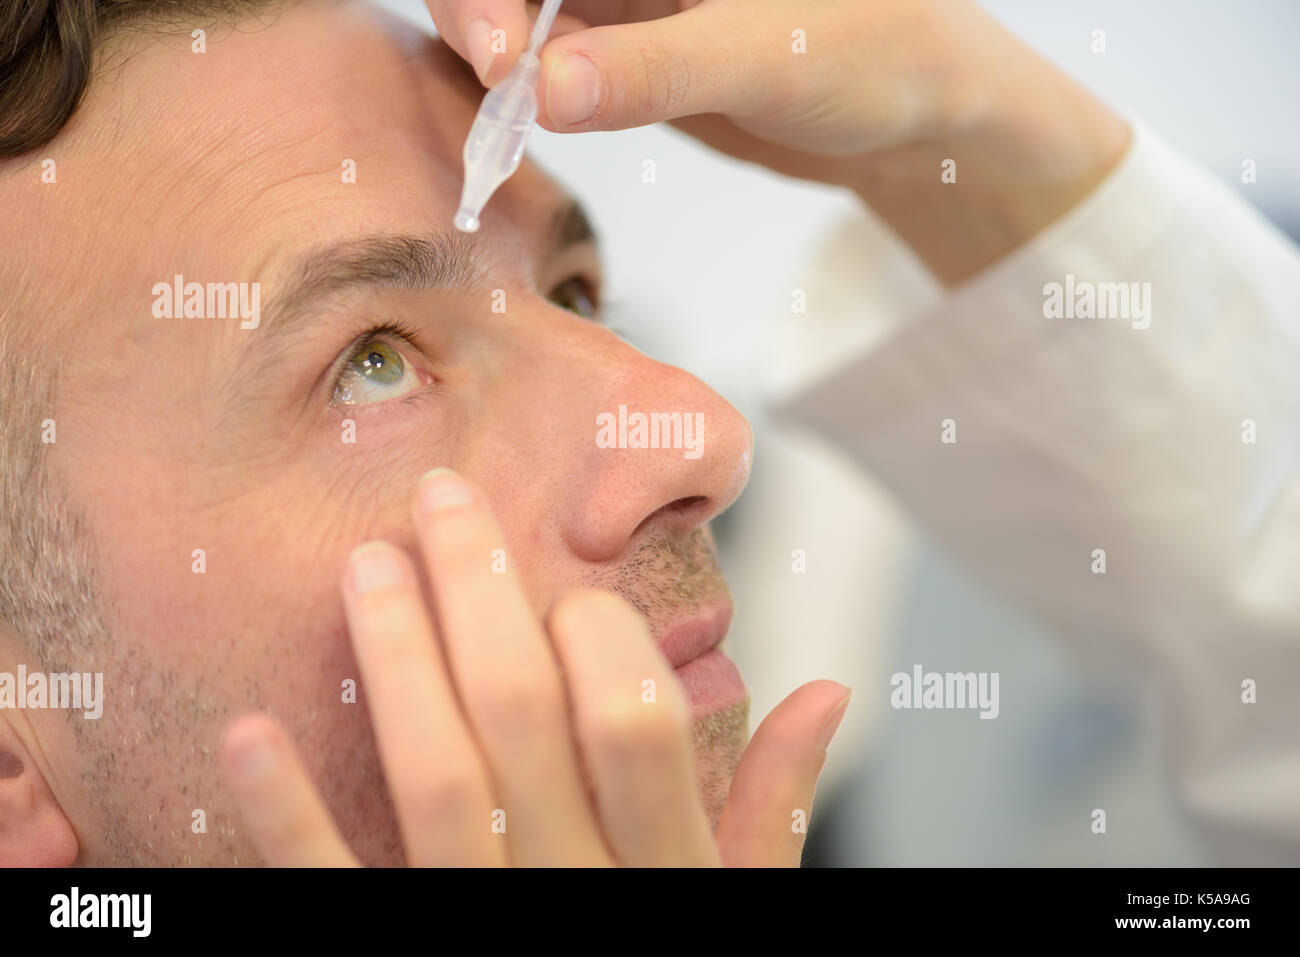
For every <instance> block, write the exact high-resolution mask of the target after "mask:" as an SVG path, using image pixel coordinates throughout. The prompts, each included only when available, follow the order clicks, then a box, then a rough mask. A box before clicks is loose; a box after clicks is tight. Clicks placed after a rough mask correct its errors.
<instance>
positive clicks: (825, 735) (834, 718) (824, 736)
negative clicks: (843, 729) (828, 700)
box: [817, 688, 853, 751]
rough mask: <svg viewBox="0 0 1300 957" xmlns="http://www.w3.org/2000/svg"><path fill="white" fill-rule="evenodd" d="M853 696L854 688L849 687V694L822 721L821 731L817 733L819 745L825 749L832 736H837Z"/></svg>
mask: <svg viewBox="0 0 1300 957" xmlns="http://www.w3.org/2000/svg"><path fill="white" fill-rule="evenodd" d="M852 697H853V689H852V688H849V689H848V694H846V695H845V696H844V698H843V699H842V700H841V701H840V703H839V704H837V705H836V706H835V707H834V708H833V709H832V710H831V713H830V714H828V715H827V716H826V720H825V721H823V722H822V729H821V733H820V734H818V735H817V747H819V748H821V749H822V750H823V751H825V750H826V749H827V748H828V747H829V746H830V743H831V738H833V737H835V732H836V731H838V730H839V728H840V722H841V721H843V720H844V713H845V712H846V711H848V709H849V699H850V698H852Z"/></svg>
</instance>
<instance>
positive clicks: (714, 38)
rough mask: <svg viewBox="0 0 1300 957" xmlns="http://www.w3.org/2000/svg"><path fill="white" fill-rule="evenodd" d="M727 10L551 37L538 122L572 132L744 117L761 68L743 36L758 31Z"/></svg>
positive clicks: (706, 8) (706, 7) (713, 8)
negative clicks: (699, 117) (706, 116)
mask: <svg viewBox="0 0 1300 957" xmlns="http://www.w3.org/2000/svg"><path fill="white" fill-rule="evenodd" d="M720 8H721V10H722V11H723V12H719V9H720ZM725 10H726V5H725V4H721V5H719V4H708V3H705V4H700V5H699V6H695V7H691V8H690V9H688V10H686V11H684V12H682V13H677V14H673V15H672V16H669V17H662V18H660V19H658V20H646V21H643V22H639V23H626V24H613V25H608V26H599V27H591V28H589V29H586V30H578V31H576V32H573V33H569V34H567V35H565V36H562V37H558V38H556V39H553V40H552V41H551V42H549V43H548V44H547V45H546V46H545V47H543V49H542V72H541V80H540V83H539V85H538V88H539V95H538V122H539V123H540V124H541V125H542V126H544V127H546V128H547V129H550V130H553V131H555V132H568V133H572V132H579V131H589V130H622V129H627V128H629V127H633V126H646V125H648V124H650V123H658V122H660V121H662V120H672V119H676V118H677V117H680V116H690V115H693V114H696V113H733V112H743V111H744V106H745V102H746V101H748V99H749V98H750V96H751V90H753V89H754V88H755V84H754V83H750V82H748V81H747V80H746V78H745V75H746V74H748V75H753V74H754V73H756V72H757V71H758V70H760V69H762V65H761V63H760V62H759V61H760V57H759V55H758V53H757V52H756V48H755V47H754V46H753V45H752V44H749V43H748V42H747V39H746V37H745V36H744V35H743V33H744V32H745V31H746V30H752V29H754V27H753V26H752V25H746V24H745V23H744V22H743V21H742V20H741V18H739V17H736V15H735V14H734V13H731V14H727V13H726V12H725ZM757 49H761V47H759V48H757Z"/></svg>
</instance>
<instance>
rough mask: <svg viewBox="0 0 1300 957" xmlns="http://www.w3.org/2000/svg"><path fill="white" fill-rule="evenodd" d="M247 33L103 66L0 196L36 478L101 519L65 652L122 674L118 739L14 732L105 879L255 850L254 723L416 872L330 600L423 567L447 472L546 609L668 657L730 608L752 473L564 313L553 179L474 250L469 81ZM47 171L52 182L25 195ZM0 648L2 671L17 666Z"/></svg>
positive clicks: (684, 392)
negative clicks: (145, 864) (250, 740)
mask: <svg viewBox="0 0 1300 957" xmlns="http://www.w3.org/2000/svg"><path fill="white" fill-rule="evenodd" d="M264 19H268V20H270V21H271V22H270V25H268V26H265V27H263V26H260V25H258V24H257V23H256V22H255V21H249V22H247V23H246V24H245V25H243V26H242V27H241V28H240V29H239V30H238V31H234V32H227V31H218V32H215V33H213V34H211V35H210V36H209V37H208V43H207V51H206V52H205V53H195V52H191V47H190V44H191V41H190V39H189V38H188V37H187V36H184V35H181V36H180V37H179V38H174V39H170V40H164V41H162V42H153V43H151V44H145V45H142V46H141V47H140V48H139V49H138V50H137V51H136V52H133V53H132V55H131V56H130V57H124V58H119V59H122V60H123V61H124V62H123V65H122V66H121V68H120V69H118V70H116V71H114V72H112V73H110V74H106V77H105V79H104V80H103V81H102V82H97V83H96V84H95V85H94V86H93V87H92V89H91V91H90V93H89V95H88V96H87V98H86V100H85V101H84V103H83V105H82V107H81V109H80V111H79V112H78V114H77V115H76V116H75V117H74V119H73V121H72V123H71V124H70V125H69V127H68V128H67V129H66V130H65V132H64V134H63V135H62V136H61V137H60V138H59V139H58V140H56V141H55V142H54V143H53V144H51V145H50V146H48V147H46V148H44V149H43V150H42V151H40V156H39V157H33V158H32V164H31V165H29V166H27V167H26V168H25V169H24V170H23V171H22V172H21V174H19V175H21V176H23V177H28V178H30V179H31V181H32V184H31V185H30V186H24V187H22V188H20V187H17V186H15V185H14V184H13V183H10V184H7V185H6V186H5V192H6V194H7V195H10V196H14V197H16V199H15V203H14V207H15V211H14V216H13V219H12V226H11V227H10V228H9V229H8V230H6V232H10V231H13V233H14V234H15V235H21V236H22V237H23V239H22V241H23V246H22V248H23V249H24V251H25V252H24V255H25V257H26V258H27V260H28V261H29V263H30V266H29V274H28V279H29V282H30V283H31V284H32V286H33V288H34V289H35V290H36V294H37V295H38V296H39V297H40V301H41V302H42V303H43V304H44V306H45V307H46V309H47V312H46V313H45V314H43V315H41V316H38V317H34V318H35V319H36V320H37V325H39V327H40V332H39V333H34V334H33V338H32V342H33V343H35V344H39V345H38V346H37V347H38V348H41V349H43V350H44V354H46V355H52V356H56V357H57V361H58V363H59V372H60V375H59V382H60V392H59V397H58V403H57V414H56V416H55V418H56V421H57V429H58V431H57V442H56V445H55V446H54V447H53V449H52V450H51V453H52V454H51V457H50V462H51V466H52V468H53V469H54V470H56V471H57V473H58V474H59V476H60V477H61V478H62V480H63V481H64V482H65V484H66V485H67V487H68V489H69V494H70V499H71V502H72V504H73V505H74V507H76V508H77V509H78V510H79V511H80V512H81V513H82V514H83V515H84V517H85V519H86V522H87V528H86V532H87V533H88V538H89V540H90V541H92V542H93V543H94V547H95V549H96V573H97V575H98V579H99V583H100V595H101V599H102V601H101V606H102V611H103V617H104V622H105V626H106V628H107V632H108V635H109V638H110V641H109V642H108V643H107V644H106V646H105V648H104V649H103V651H102V653H101V652H99V651H97V652H94V653H93V654H90V655H88V656H87V657H86V658H83V659H81V660H74V661H70V662H68V664H69V665H70V666H71V667H72V668H73V669H75V670H82V671H103V672H104V673H105V674H104V695H105V706H104V713H103V717H102V718H100V719H99V720H98V721H88V720H85V719H83V718H81V717H80V716H79V713H78V715H77V716H76V717H73V718H72V719H71V720H69V718H68V716H67V714H66V713H63V712H56V711H45V712H35V711H32V712H25V713H23V714H22V715H21V716H20V717H13V716H12V715H13V713H8V714H9V715H10V717H8V718H6V720H14V721H23V722H26V724H24V725H23V728H22V731H21V733H22V734H24V735H28V736H30V737H32V738H33V739H34V742H32V741H29V742H28V743H29V744H31V743H35V744H36V745H38V747H37V749H36V750H38V751H39V752H41V753H42V754H43V758H42V770H43V771H44V773H45V775H46V777H47V780H48V782H49V784H50V786H51V789H52V790H53V792H54V794H55V796H56V798H57V799H58V800H59V803H60V806H61V807H62V808H63V810H64V812H65V813H66V815H67V817H68V819H69V820H70V821H71V822H72V824H73V826H74V827H75V829H76V832H77V836H78V838H79V841H80V843H81V857H80V860H81V861H83V862H86V863H114V862H122V863H126V862H132V861H159V862H178V863H208V862H212V863H230V862H234V861H238V862H244V863H247V862H251V861H254V860H256V855H255V854H254V852H253V850H252V847H251V844H250V843H249V842H248V841H247V840H246V839H245V838H244V836H243V835H242V832H241V831H239V830H238V828H239V822H238V818H237V816H236V815H235V811H234V806H233V803H232V801H231V799H230V797H229V796H228V794H227V792H226V789H225V787H224V785H223V783H222V779H221V776H220V773H219V771H218V763H217V747H218V742H219V740H220V736H221V732H222V730H223V729H224V727H225V726H226V725H227V723H228V722H229V721H230V720H231V719H233V718H234V717H235V716H236V715H238V714H240V713H242V712H244V711H246V710H249V709H253V708H257V709H262V710H266V711H268V712H270V713H271V714H272V715H273V716H274V717H275V718H277V719H278V720H279V721H280V722H281V723H282V724H283V725H284V726H285V727H286V729H287V730H288V731H289V733H290V734H291V735H292V736H293V738H294V739H295V740H296V742H297V744H298V747H299V750H300V753H301V754H302V757H303V759H304V761H305V763H306V765H307V767H308V769H309V771H310V772H311V774H312V776H313V778H314V780H315V781H316V782H317V786H318V787H319V788H320V790H321V792H322V794H323V796H324V797H325V799H326V802H327V804H328V805H329V807H330V810H331V811H332V812H333V814H334V815H335V817H336V819H337V821H338V822H339V826H340V828H341V830H342V832H343V834H344V836H345V838H347V840H348V841H349V843H350V844H352V846H353V847H354V848H355V850H356V852H357V854H358V856H359V857H360V858H361V859H362V860H364V861H367V862H371V863H383V862H395V861H398V860H400V856H401V851H400V845H399V841H398V836H397V828H396V825H395V821H394V818H393V815H392V811H391V808H390V806H389V803H388V801H387V798H386V797H385V794H384V789H383V784H382V776H381V771H380V765H379V761H378V758H377V754H376V751H375V745H374V741H373V737H372V732H371V728H370V723H369V720H368V717H367V712H366V698H365V689H364V688H362V689H361V690H360V692H359V693H358V695H357V701H356V703H355V704H353V703H348V702H346V701H345V700H344V699H345V691H346V689H345V682H346V681H347V680H348V679H356V678H357V677H358V673H357V667H356V664H355V662H354V660H353V656H352V654H351V650H350V647H349V640H348V635H347V632H346V629H345V625H344V618H343V609H342V602H341V598H340V596H339V593H338V581H339V578H340V574H341V572H342V569H343V565H344V562H345V559H346V556H347V555H348V553H349V552H350V550H351V549H352V548H353V547H355V546H356V545H358V544H360V543H362V542H364V541H367V540H370V539H384V540H387V541H390V542H393V543H395V544H398V545H399V546H402V547H404V548H406V549H408V550H409V551H410V552H411V554H412V555H413V556H418V547H417V545H416V543H415V538H414V533H413V529H412V528H411V526H410V517H409V516H410V503H411V500H412V496H413V493H414V490H415V485H416V481H417V479H418V477H419V476H420V475H421V474H423V473H424V472H425V471H427V470H428V469H430V468H433V467H437V466H448V467H451V468H454V469H456V470H457V471H459V472H461V473H462V474H464V475H466V476H467V477H469V478H470V479H471V480H473V481H474V482H476V483H477V484H478V485H479V486H480V487H481V488H482V489H483V490H484V491H485V492H486V494H487V496H488V498H489V499H490V501H491V503H492V505H493V507H494V510H495V512H496V515H497V517H498V519H499V521H500V523H501V525H502V528H503V530H504V533H505V535H506V541H505V542H503V546H504V547H505V548H506V549H507V550H508V552H509V555H510V558H509V560H510V561H512V562H514V563H515V567H516V569H517V570H518V571H519V573H520V577H521V579H522V581H523V582H524V585H525V588H526V590H527V593H528V597H529V599H530V601H531V603H532V605H533V607H534V608H535V609H536V610H537V612H538V614H539V616H540V615H541V614H542V613H544V612H545V610H546V608H547V607H548V606H549V605H550V603H551V601H552V600H553V599H554V597H555V596H556V595H557V594H558V593H559V592H560V591H561V590H563V589H564V588H566V587H569V586H574V585H595V586H597V587H605V588H609V589H612V590H615V591H618V592H619V593H621V594H623V595H624V596H625V597H627V598H629V599H630V600H631V601H632V602H633V603H634V604H636V605H637V606H638V607H639V608H640V609H641V610H642V611H643V612H644V613H645V614H646V616H647V617H648V618H649V620H650V622H651V627H652V631H653V632H654V634H655V635H656V637H658V638H661V639H662V638H663V637H664V635H666V633H667V632H668V630H669V629H671V628H672V627H674V626H678V625H680V624H682V623H683V622H690V621H694V622H697V623H698V622H699V621H700V620H703V619H705V618H708V617H710V616H717V615H723V616H725V614H726V613H727V612H728V610H729V600H728V598H727V593H726V587H725V583H724V582H723V580H722V578H721V576H720V574H719V573H718V572H717V569H716V565H715V563H714V556H713V545H712V540H711V538H710V536H709V533H708V530H707V527H706V525H705V523H706V522H707V521H708V520H709V519H710V518H712V517H713V516H714V515H716V514H717V513H719V512H720V511H721V510H722V509H724V508H725V507H726V506H727V505H729V504H730V503H731V501H732V500H733V499H734V498H735V497H736V496H737V495H738V494H739V492H740V490H741V488H742V487H743V485H744V483H745V480H746V478H747V475H748V470H749V464H750V452H751V441H752V440H751V435H750V431H749V428H748V426H747V424H746V423H745V422H744V420H743V419H742V418H741V417H740V415H739V414H738V413H737V412H736V411H735V410H734V409H733V408H731V407H730V406H729V405H728V404H727V403H726V402H725V401H723V400H722V399H721V398H720V397H719V396H717V395H715V394H714V393H713V392H711V391H710V390H709V389H708V388H706V387H705V386H704V385H702V384H701V383H700V382H698V381H697V380H696V379H694V378H692V377H691V376H689V375H687V374H685V373H683V372H681V371H679V370H676V369H673V368H670V367H667V366H664V365H661V364H659V363H656V362H654V361H652V360H651V359H649V358H647V357H646V356H644V355H642V354H641V353H639V352H637V351H635V350H634V349H632V348H630V347H629V346H627V345H626V344H624V343H623V342H621V341H620V340H619V339H618V338H617V337H615V336H614V335H613V334H612V333H611V332H609V331H608V330H607V329H605V328H603V327H602V326H601V325H600V324H599V321H598V320H595V319H593V318H591V317H589V316H583V315H580V314H578V312H577V311H575V310H573V309H571V308H565V305H569V306H572V305H573V304H574V303H575V302H576V301H580V299H581V296H580V295H577V294H576V293H578V292H579V291H580V290H581V289H582V288H583V287H584V284H585V285H586V286H589V287H594V286H596V285H598V283H599V273H598V262H597V258H596V253H595V249H594V246H593V244H592V242H590V241H589V240H588V239H586V238H584V234H583V230H582V229H581V224H580V222H579V220H578V219H576V218H575V217H573V216H572V215H570V214H569V213H568V210H569V205H568V201H567V199H566V197H565V196H564V195H563V194H562V192H561V191H560V190H559V189H558V188H557V187H556V186H555V185H554V184H553V183H552V182H551V181H549V180H548V179H547V178H546V177H545V176H544V175H543V174H542V173H541V172H540V171H538V170H537V169H536V168H535V167H532V166H530V165H529V164H527V163H525V164H524V166H523V167H522V168H521V169H520V170H519V172H518V173H517V174H516V175H515V176H514V177H513V178H512V179H511V180H510V181H509V182H508V183H507V184H506V185H505V186H504V187H503V188H502V189H501V191H500V192H499V193H498V194H497V195H496V197H495V198H494V199H493V200H492V202H491V203H490V204H489V205H488V207H487V208H486V210H485V214H484V216H483V228H482V230H481V231H480V232H479V233H477V234H475V235H474V236H472V237H470V236H466V235H462V234H456V233H454V232H452V231H451V227H450V224H451V220H452V215H453V212H454V211H455V208H456V205H457V200H458V198H459V189H460V179H461V160H460V151H461V146H462V144H463V142H464V138H465V135H466V133H467V132H468V129H469V126H470V122H471V120H472V118H473V115H474V111H475V109H476V108H477V105H478V101H479V98H480V95H481V89H480V88H479V87H478V86H477V84H476V83H475V82H474V80H473V76H472V74H471V73H470V72H469V70H468V69H467V68H465V67H463V66H462V65H461V64H460V63H459V61H457V60H455V59H454V58H453V56H452V55H451V54H450V53H449V51H447V50H446V49H445V48H444V47H443V46H442V45H441V44H440V43H437V42H436V41H431V40H429V39H427V38H425V37H423V36H420V35H418V34H416V33H415V32H414V31H411V30H409V29H407V28H405V27H401V26H398V25H396V24H395V23H394V22H393V21H390V20H387V19H382V18H381V17H380V16H379V15H377V14H375V13H374V12H372V11H369V10H367V9H366V8H364V7H362V8H357V7H353V6H350V5H345V6H335V5H332V4H330V5H316V4H308V5H305V6H302V7H295V8H293V9H290V10H288V11H284V12H282V13H279V14H275V15H273V16H272V17H268V18H264ZM133 50H135V48H133ZM46 156H49V157H52V158H53V159H55V161H56V163H57V183H56V184H51V185H43V186H42V185H36V180H37V179H38V175H39V174H38V170H37V168H36V159H38V158H43V157H46ZM353 168H354V169H355V181H354V182H349V181H347V180H348V179H349V178H350V177H348V176H346V175H345V174H346V173H347V172H348V171H349V170H351V169H353ZM4 175H5V176H10V175H14V174H10V173H9V172H7V171H6V172H5V173H4ZM25 183H26V180H24V184H25ZM33 237H35V238H33ZM401 237H412V238H413V241H406V240H403V239H402V238H401ZM12 239H13V236H7V237H6V238H5V243H6V245H8V246H9V247H10V248H18V247H17V246H16V245H15V244H14V243H13V242H11V240H12ZM340 243H342V244H344V245H343V246H342V247H341V248H339V247H338V244H340ZM304 258H307V259H309V260H310V266H309V268H304V267H303V261H304ZM178 274H179V275H181V276H182V277H183V282H185V283H189V282H199V283H208V282H223V283H227V282H234V283H239V282H244V283H250V284H251V283H253V282H257V283H259V284H260V296H261V298H260V307H261V308H260V322H259V324H258V325H257V326H256V328H244V326H248V325H250V323H249V322H248V321H246V320H241V318H240V317H239V316H235V317H232V318H185V317H184V304H183V301H182V302H179V303H174V304H173V309H174V312H173V313H172V314H171V315H173V316H176V317H175V318H168V317H166V315H164V316H163V317H160V316H159V315H156V314H155V310H156V309H159V310H161V311H163V312H164V313H166V306H165V304H164V305H159V303H160V296H161V295H162V294H161V293H159V292H158V291H157V290H156V288H155V287H156V285H157V284H173V283H174V282H175V277H176V276H177V275H178ZM286 297H289V298H286ZM28 318H29V321H31V319H32V318H33V317H28ZM376 329H379V330H385V331H382V332H378V333H375V332H373V331H372V330H376ZM620 405H623V406H626V407H627V411H628V413H629V414H631V413H635V412H644V413H650V412H679V413H683V414H684V415H687V416H689V417H690V418H691V419H695V416H696V414H697V413H699V414H702V416H703V418H702V422H703V425H704V431H703V434H702V436H701V438H702V455H700V456H699V457H698V458H697V457H693V456H692V455H689V454H687V453H688V452H689V451H690V450H689V449H683V448H680V447H679V448H658V449H646V448H642V449H636V448H623V449H620V448H603V447H601V446H600V445H599V444H598V443H597V417H598V416H599V415H601V414H602V413H613V414H614V415H615V416H617V414H618V411H619V406H620ZM198 550H202V551H201V553H200V552H199V551H198ZM494 558H497V556H493V555H484V556H483V561H484V562H491V561H493V560H494ZM0 649H2V650H3V651H4V658H5V660H3V661H0V670H9V671H14V670H15V667H16V664H17V663H18V662H19V661H26V662H27V663H28V665H29V667H31V666H32V662H31V660H30V658H23V657H22V654H21V652H20V651H17V650H13V649H10V648H9V647H7V646H4V645H2V644H0ZM510 666H511V663H510V662H506V661H503V662H502V663H501V667H502V668H503V669H508V668H509V667H510ZM724 704H729V706H727V707H721V708H720V707H719V703H718V702H716V701H713V702H710V701H703V702H700V706H699V707H697V709H696V717H697V729H696V730H697V740H696V745H697V755H698V760H699V772H700V785H701V790H702V794H703V797H704V799H705V803H706V807H709V809H710V810H711V812H713V813H714V814H716V812H717V810H718V808H719V806H720V803H721V801H722V800H723V799H724V798H725V794H726V788H727V786H728V784H729V780H730V776H731V772H732V771H733V770H734V767H735V763H736V761H737V760H738V757H739V752H740V749H741V748H742V747H743V744H744V742H745V740H746V719H745V709H746V705H745V702H743V701H741V702H735V701H732V702H730V703H726V702H724ZM710 712H712V714H710ZM197 809H202V810H203V811H204V813H205V815H206V819H207V833H206V834H195V833H194V832H193V830H192V827H191V825H192V822H193V820H194V811H195V810H197Z"/></svg>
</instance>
